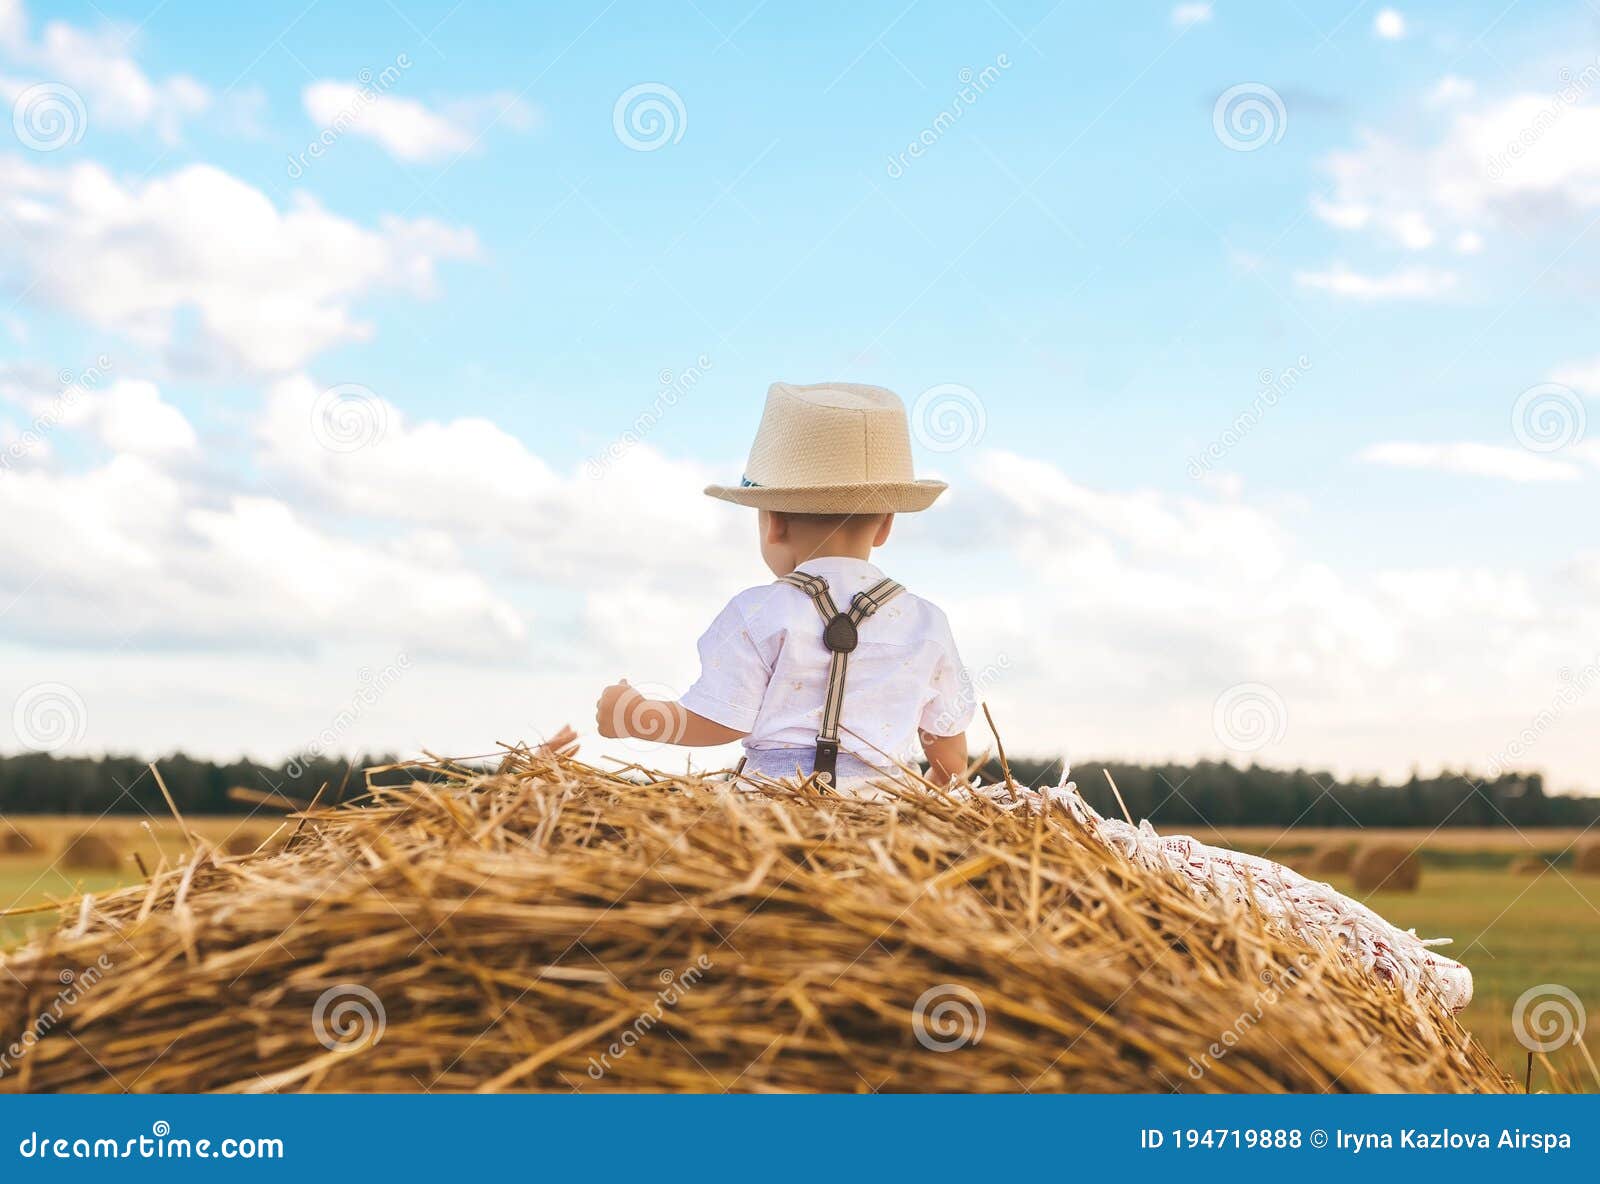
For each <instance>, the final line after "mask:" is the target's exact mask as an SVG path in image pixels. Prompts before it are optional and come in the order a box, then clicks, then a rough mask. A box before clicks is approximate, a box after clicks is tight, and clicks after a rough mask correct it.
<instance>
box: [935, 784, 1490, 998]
mask: <svg viewBox="0 0 1600 1184" xmlns="http://www.w3.org/2000/svg"><path fill="white" fill-rule="evenodd" d="M1067 777H1068V772H1067V771H1066V770H1063V772H1062V777H1061V784H1060V785H1058V786H1056V787H1054V788H1052V789H1046V790H1043V791H1039V790H1031V789H1020V788H1018V789H1016V790H1012V789H1010V788H1008V787H1007V786H1004V785H989V786H978V787H975V788H973V789H969V790H962V791H958V792H963V793H973V792H975V793H980V794H982V795H983V796H984V797H986V798H988V799H989V800H991V801H993V802H994V803H995V804H996V805H998V806H1000V807H1001V808H1002V809H1006V810H1015V809H1020V808H1024V807H1026V808H1030V809H1034V810H1037V809H1039V808H1040V807H1041V805H1042V804H1043V802H1044V800H1045V798H1046V797H1048V798H1049V801H1050V804H1051V809H1064V810H1065V811H1067V812H1068V813H1069V814H1071V815H1072V817H1073V818H1075V819H1077V821H1078V822H1080V823H1082V824H1083V825H1084V826H1085V828H1087V829H1088V830H1089V832H1090V833H1091V834H1094V835H1096V836H1097V837H1098V838H1099V839H1100V841H1101V842H1103V843H1104V844H1105V845H1106V846H1108V847H1110V848H1112V849H1114V850H1116V851H1118V852H1120V853H1121V855H1122V856H1123V857H1124V858H1126V859H1128V860H1129V861H1131V862H1133V863H1136V864H1139V865H1140V866H1142V867H1148V868H1167V869H1169V870H1171V871H1174V872H1177V873H1178V874H1179V875H1181V876H1183V877H1184V879H1186V880H1187V881H1188V882H1189V883H1190V884H1191V885H1193V887H1194V888H1195V889H1196V890H1197V891H1198V892H1199V893H1200V894H1201V895H1202V896H1203V897H1206V898H1208V899H1210V898H1221V899H1223V900H1227V901H1231V902H1235V903H1241V904H1243V903H1250V904H1253V905H1254V906H1255V907H1256V908H1257V909H1259V910H1260V911H1261V913H1262V914H1264V915H1265V916H1266V917H1268V918H1269V919H1271V920H1273V921H1275V922H1277V923H1279V924H1281V925H1283V926H1284V927H1285V928H1286V929H1288V930H1290V931H1291V932H1293V933H1295V934H1296V935H1297V936H1299V937H1301V938H1303V939H1304V940H1307V941H1309V942H1311V943H1312V944H1314V945H1319V946H1321V945H1325V944H1327V943H1329V942H1334V943H1337V944H1338V945H1339V946H1341V947H1342V948H1343V949H1345V950H1346V951H1348V952H1349V953H1350V954H1352V955H1353V956H1354V957H1355V958H1356V959H1357V961H1358V962H1359V963H1360V964H1361V965H1362V966H1363V967H1365V968H1366V969H1367V970H1368V971H1370V972H1371V973H1373V974H1376V975H1377V976H1378V977H1379V978H1381V979H1384V980H1385V981H1387V982H1391V983H1394V984H1396V985H1397V986H1399V987H1400V988H1401V989H1402V990H1403V991H1404V992H1405V993H1406V994H1408V995H1411V996H1416V995H1418V994H1421V993H1427V994H1431V995H1433V996H1435V997H1437V998H1438V1000H1439V1001H1440V1002H1441V1003H1443V1004H1444V1005H1445V1006H1446V1007H1448V1008H1449V1009H1450V1010H1451V1011H1453V1012H1458V1011H1460V1010H1461V1009H1462V1008H1464V1007H1466V1005H1467V1004H1468V1003H1470V1002H1471V1001H1472V972H1471V971H1469V970H1468V969H1467V968H1466V967H1465V966H1463V965H1461V963H1459V962H1456V961H1453V960H1452V959H1450V958H1446V957H1444V956H1443V955H1441V954H1436V953H1434V952H1433V951H1432V950H1431V949H1429V948H1428V947H1429V946H1432V945H1442V944H1446V943H1448V941H1449V940H1450V939H1449V938H1439V939H1435V940H1432V941H1424V940H1423V939H1421V938H1419V937H1418V936H1417V935H1416V932H1415V931H1414V930H1404V929H1399V928H1397V927H1396V926H1394V925H1391V924H1390V923H1389V922H1388V921H1385V920H1384V919H1383V918H1382V917H1380V916H1379V915H1378V914H1377V913H1375V912H1373V911H1372V910H1371V909H1369V908H1368V907H1367V906H1366V905H1364V904H1361V903H1360V902H1359V901H1355V900H1351V899H1350V898H1349V897H1348V896H1345V895H1344V894H1343V893H1340V892H1338V891H1336V890H1335V889H1334V888H1333V887H1332V886H1331V885H1329V884H1324V883H1321V882H1319V881H1316V880H1310V879H1307V878H1306V877H1305V876H1302V875H1300V874H1299V873H1298V872H1295V871H1292V870H1291V869H1289V868H1286V867H1284V866H1283V865H1282V864H1279V863H1273V862H1272V861H1271V860H1270V859H1263V858H1261V857H1259V856H1255V855H1245V854H1242V853H1241V852H1238V851H1227V850H1223V849H1221V848H1218V847H1208V846H1206V845H1205V844H1204V843H1201V842H1199V841H1197V840H1196V839H1193V838H1190V837H1189V836H1188V835H1167V836H1162V835H1159V834H1157V833H1156V831H1155V828H1154V827H1152V826H1151V825H1150V823H1149V822H1147V821H1146V822H1141V823H1139V825H1138V826H1134V825H1132V824H1130V823H1127V822H1122V821H1120V820H1117V819H1113V818H1102V817H1101V816H1100V815H1099V814H1098V813H1096V812H1095V811H1094V809H1093V808H1091V807H1090V805H1089V803H1088V802H1086V801H1084V799H1083V797H1082V795H1081V794H1079V793H1078V787H1077V785H1076V784H1075V783H1073V782H1071V781H1069V780H1067Z"/></svg>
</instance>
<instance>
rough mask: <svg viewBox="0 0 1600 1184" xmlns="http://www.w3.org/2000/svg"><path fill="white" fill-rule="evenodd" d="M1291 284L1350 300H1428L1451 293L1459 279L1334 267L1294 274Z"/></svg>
mask: <svg viewBox="0 0 1600 1184" xmlns="http://www.w3.org/2000/svg"><path fill="white" fill-rule="evenodd" d="M1294 279H1295V283H1297V284H1299V285H1300V286H1301V287H1302V288H1313V289H1316V290H1318V291H1322V292H1329V293H1331V294H1333V295H1335V296H1342V297H1346V298H1348V299H1351V300H1428V299H1433V298H1436V297H1439V296H1445V295H1448V294H1449V293H1451V292H1453V291H1455V289H1456V287H1457V285H1458V284H1459V282H1460V277H1459V276H1457V275H1456V274H1455V273H1454V272H1450V271H1441V270H1439V269H1438V268H1433V267H1403V268H1400V269H1398V270H1396V271H1391V272H1387V273H1385V274H1382V275H1369V274H1364V273H1362V272H1357V271H1352V270H1351V269H1350V268H1348V267H1346V266H1345V265H1344V264H1336V265H1335V266H1334V267H1332V268H1330V269H1329V270H1327V271H1301V272H1296V273H1295V277H1294Z"/></svg>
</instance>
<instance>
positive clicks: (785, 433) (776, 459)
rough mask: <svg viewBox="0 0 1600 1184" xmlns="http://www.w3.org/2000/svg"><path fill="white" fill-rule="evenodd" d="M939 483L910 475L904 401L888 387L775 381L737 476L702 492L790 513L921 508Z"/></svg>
mask: <svg viewBox="0 0 1600 1184" xmlns="http://www.w3.org/2000/svg"><path fill="white" fill-rule="evenodd" d="M946 488H947V486H946V485H945V483H944V482H943V481H918V480H917V479H916V477H915V476H913V474H912V470H911V431H910V429H909V428H908V427H907V426H906V408H905V404H904V403H902V402H900V398H899V396H897V395H896V394H895V393H894V392H893V391H887V390H884V389H883V388H882V387H881V386H859V385H856V384H855V383H848V382H825V383H819V384H818V385H816V386H794V385H792V384H790V383H787V382H775V383H773V384H772V388H771V389H770V390H768V391H767V406H766V410H765V411H763V412H762V413H761V426H760V427H759V428H757V429H756V442H755V443H754V444H753V445H752V446H751V448H750V461H749V463H748V464H746V465H745V470H744V481H743V482H742V483H741V484H740V485H738V486H728V485H712V486H709V487H707V489H706V492H707V493H708V494H710V495H711V496H712V497H716V498H721V499H722V500H723V501H725V502H734V503H735V504H737V505H741V506H755V507H756V508H758V509H762V510H783V511H787V512H789V513H794V514H904V513H909V512H911V511H913V510H926V509H927V508H928V507H929V506H931V505H932V504H933V502H934V499H935V498H937V497H938V496H939V495H940V494H941V493H943V492H944V491H945V489H946Z"/></svg>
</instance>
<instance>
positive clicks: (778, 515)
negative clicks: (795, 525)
mask: <svg viewBox="0 0 1600 1184" xmlns="http://www.w3.org/2000/svg"><path fill="white" fill-rule="evenodd" d="M761 516H762V517H763V518H765V519H766V523H765V526H766V530H765V532H764V533H765V534H766V536H767V542H769V543H781V542H783V541H784V540H785V539H786V538H788V537H789V517H788V515H786V514H784V513H782V512H780V511H778V510H762V511H761Z"/></svg>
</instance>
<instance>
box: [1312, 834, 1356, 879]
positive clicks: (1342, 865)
mask: <svg viewBox="0 0 1600 1184" xmlns="http://www.w3.org/2000/svg"><path fill="white" fill-rule="evenodd" d="M1355 853H1356V849H1355V846H1354V845H1353V844H1351V843H1338V842H1335V843H1328V844H1327V845H1325V846H1323V847H1320V848H1318V849H1317V853H1316V855H1315V856H1314V857H1313V858H1312V860H1311V870H1312V871H1313V872H1315V873H1316V874H1317V875H1319V876H1342V875H1344V874H1345V873H1346V872H1348V871H1349V870H1350V863H1351V861H1352V860H1353V859H1354V858H1355Z"/></svg>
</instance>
